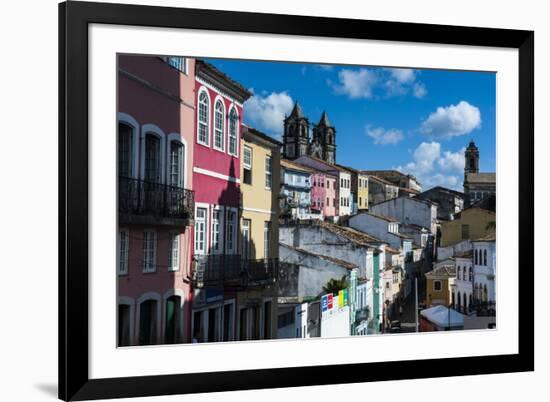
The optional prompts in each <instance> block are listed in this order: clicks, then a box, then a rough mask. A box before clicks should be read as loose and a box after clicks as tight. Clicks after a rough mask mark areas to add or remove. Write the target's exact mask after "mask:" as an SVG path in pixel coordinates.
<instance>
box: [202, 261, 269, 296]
mask: <svg viewBox="0 0 550 402" xmlns="http://www.w3.org/2000/svg"><path fill="white" fill-rule="evenodd" d="M193 259H194V264H193V265H194V267H193V276H192V280H193V286H194V287H195V288H198V289H201V288H233V289H236V290H242V289H246V288H250V287H262V286H268V285H271V284H273V283H275V282H277V279H278V276H279V259H278V258H264V259H259V260H247V259H243V258H242V257H241V256H240V255H217V254H210V255H195V256H194V257H193Z"/></svg>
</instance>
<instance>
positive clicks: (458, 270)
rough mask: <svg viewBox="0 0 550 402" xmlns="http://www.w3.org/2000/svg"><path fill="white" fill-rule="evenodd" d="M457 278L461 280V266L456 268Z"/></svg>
mask: <svg viewBox="0 0 550 402" xmlns="http://www.w3.org/2000/svg"><path fill="white" fill-rule="evenodd" d="M456 279H458V280H460V267H458V269H457V270H456Z"/></svg>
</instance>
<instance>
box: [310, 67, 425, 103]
mask: <svg viewBox="0 0 550 402" xmlns="http://www.w3.org/2000/svg"><path fill="white" fill-rule="evenodd" d="M319 66H320V67H321V66H323V65H319ZM326 67H330V68H331V69H332V66H325V67H321V68H322V69H325V68H326ZM419 74H420V73H419V72H418V71H417V70H414V69H412V68H382V69H368V68H360V69H342V70H340V72H339V73H338V82H337V83H335V82H332V81H331V80H327V83H328V85H329V86H331V87H332V88H333V90H334V92H335V93H336V94H338V95H347V96H349V97H350V98H351V99H359V98H366V99H370V98H373V97H374V96H375V95H377V96H385V97H388V98H389V97H393V96H404V95H407V94H409V93H412V95H413V96H414V97H416V98H423V97H424V96H426V94H427V93H428V90H427V89H426V85H424V83H422V82H420V81H418V80H417V76H418V75H419ZM375 92H376V93H375Z"/></svg>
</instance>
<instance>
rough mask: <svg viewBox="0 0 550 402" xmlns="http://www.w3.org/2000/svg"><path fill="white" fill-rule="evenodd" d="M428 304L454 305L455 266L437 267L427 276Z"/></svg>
mask: <svg viewBox="0 0 550 402" xmlns="http://www.w3.org/2000/svg"><path fill="white" fill-rule="evenodd" d="M425 275H426V304H427V305H428V306H437V305H443V306H450V305H451V304H452V303H453V296H454V292H453V290H452V289H453V287H455V286H456V285H455V281H456V267H455V265H454V264H448V265H439V266H436V267H435V268H434V269H433V270H431V271H430V272H427V273H426V274H425Z"/></svg>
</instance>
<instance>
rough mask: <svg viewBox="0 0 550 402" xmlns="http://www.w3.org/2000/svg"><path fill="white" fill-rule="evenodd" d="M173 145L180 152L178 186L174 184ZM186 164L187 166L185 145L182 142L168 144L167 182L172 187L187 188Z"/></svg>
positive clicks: (172, 141) (173, 141)
mask: <svg viewBox="0 0 550 402" xmlns="http://www.w3.org/2000/svg"><path fill="white" fill-rule="evenodd" d="M173 144H174V145H176V146H177V147H178V148H179V150H180V152H179V155H178V158H179V160H178V166H177V175H178V180H177V183H176V184H174V183H173V182H172V145H173ZM184 164H185V145H184V144H183V143H182V142H181V141H178V140H170V141H169V143H168V173H167V174H168V180H167V182H168V184H169V185H170V186H174V187H180V188H183V187H184V186H185V178H184V174H185V169H184Z"/></svg>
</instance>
